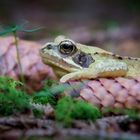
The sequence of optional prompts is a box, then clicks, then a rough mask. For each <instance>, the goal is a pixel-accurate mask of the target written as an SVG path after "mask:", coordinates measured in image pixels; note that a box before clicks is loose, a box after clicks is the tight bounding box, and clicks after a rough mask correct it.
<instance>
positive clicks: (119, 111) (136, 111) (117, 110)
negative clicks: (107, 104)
mask: <svg viewBox="0 0 140 140" xmlns="http://www.w3.org/2000/svg"><path fill="white" fill-rule="evenodd" d="M102 113H103V115H106V114H115V115H118V114H119V115H120V114H121V115H127V116H128V117H129V118H133V119H139V118H140V112H139V109H137V108H131V109H129V108H125V109H121V108H104V109H103V110H102Z"/></svg>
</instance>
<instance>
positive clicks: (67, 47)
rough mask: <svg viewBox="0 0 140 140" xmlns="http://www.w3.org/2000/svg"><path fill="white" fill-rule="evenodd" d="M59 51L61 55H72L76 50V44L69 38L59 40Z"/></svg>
mask: <svg viewBox="0 0 140 140" xmlns="http://www.w3.org/2000/svg"><path fill="white" fill-rule="evenodd" d="M58 49H59V52H60V53H61V54H63V55H72V54H74V53H75V52H76V50H77V49H76V45H75V44H74V42H72V41H70V40H64V41H62V42H60V44H59V46H58Z"/></svg>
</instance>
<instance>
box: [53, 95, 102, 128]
mask: <svg viewBox="0 0 140 140" xmlns="http://www.w3.org/2000/svg"><path fill="white" fill-rule="evenodd" d="M55 117H56V120H57V121H60V122H63V123H64V125H65V126H70V125H71V123H72V120H75V119H77V120H92V121H95V120H96V119H97V118H99V117H101V112H100V111H99V109H98V108H97V107H94V106H92V105H91V104H88V103H86V102H84V101H81V100H76V99H73V98H71V97H68V96H67V97H64V98H62V99H60V100H59V101H58V103H57V105H56V108H55Z"/></svg>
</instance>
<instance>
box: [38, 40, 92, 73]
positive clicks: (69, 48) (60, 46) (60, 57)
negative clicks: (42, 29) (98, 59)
mask: <svg viewBox="0 0 140 140" xmlns="http://www.w3.org/2000/svg"><path fill="white" fill-rule="evenodd" d="M90 48H91V47H90ZM90 53H91V50H89V49H88V48H87V47H84V46H83V45H81V44H79V43H75V42H74V41H72V40H70V39H65V38H61V39H60V38H56V39H55V41H54V42H50V43H47V44H45V45H44V46H43V47H42V48H41V49H40V55H41V57H42V60H43V62H44V63H45V64H49V65H51V66H52V67H53V69H54V71H55V72H56V74H57V75H58V76H63V75H65V74H66V73H69V72H73V71H77V70H81V69H84V68H88V67H89V65H90V64H91V63H92V62H94V60H93V58H92V56H91V54H90Z"/></svg>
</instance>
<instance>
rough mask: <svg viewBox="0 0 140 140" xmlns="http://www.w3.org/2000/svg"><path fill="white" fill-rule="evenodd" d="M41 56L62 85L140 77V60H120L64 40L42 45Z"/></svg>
mask: <svg viewBox="0 0 140 140" xmlns="http://www.w3.org/2000/svg"><path fill="white" fill-rule="evenodd" d="M39 52H40V56H41V59H42V61H43V62H44V64H47V65H50V66H52V68H53V70H54V71H55V73H56V75H57V76H58V77H59V79H60V82H61V83H65V82H67V81H73V80H80V79H96V78H115V77H127V78H129V77H130V78H131V77H137V76H140V58H134V57H127V56H120V55H118V54H114V53H112V52H110V51H106V50H104V49H102V48H99V47H96V46H89V45H84V44H80V43H77V42H75V41H73V40H71V39H69V38H66V37H65V36H62V35H61V36H58V37H56V38H55V39H54V41H53V42H48V43H46V44H45V45H43V46H42V47H41V48H40V50H39Z"/></svg>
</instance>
